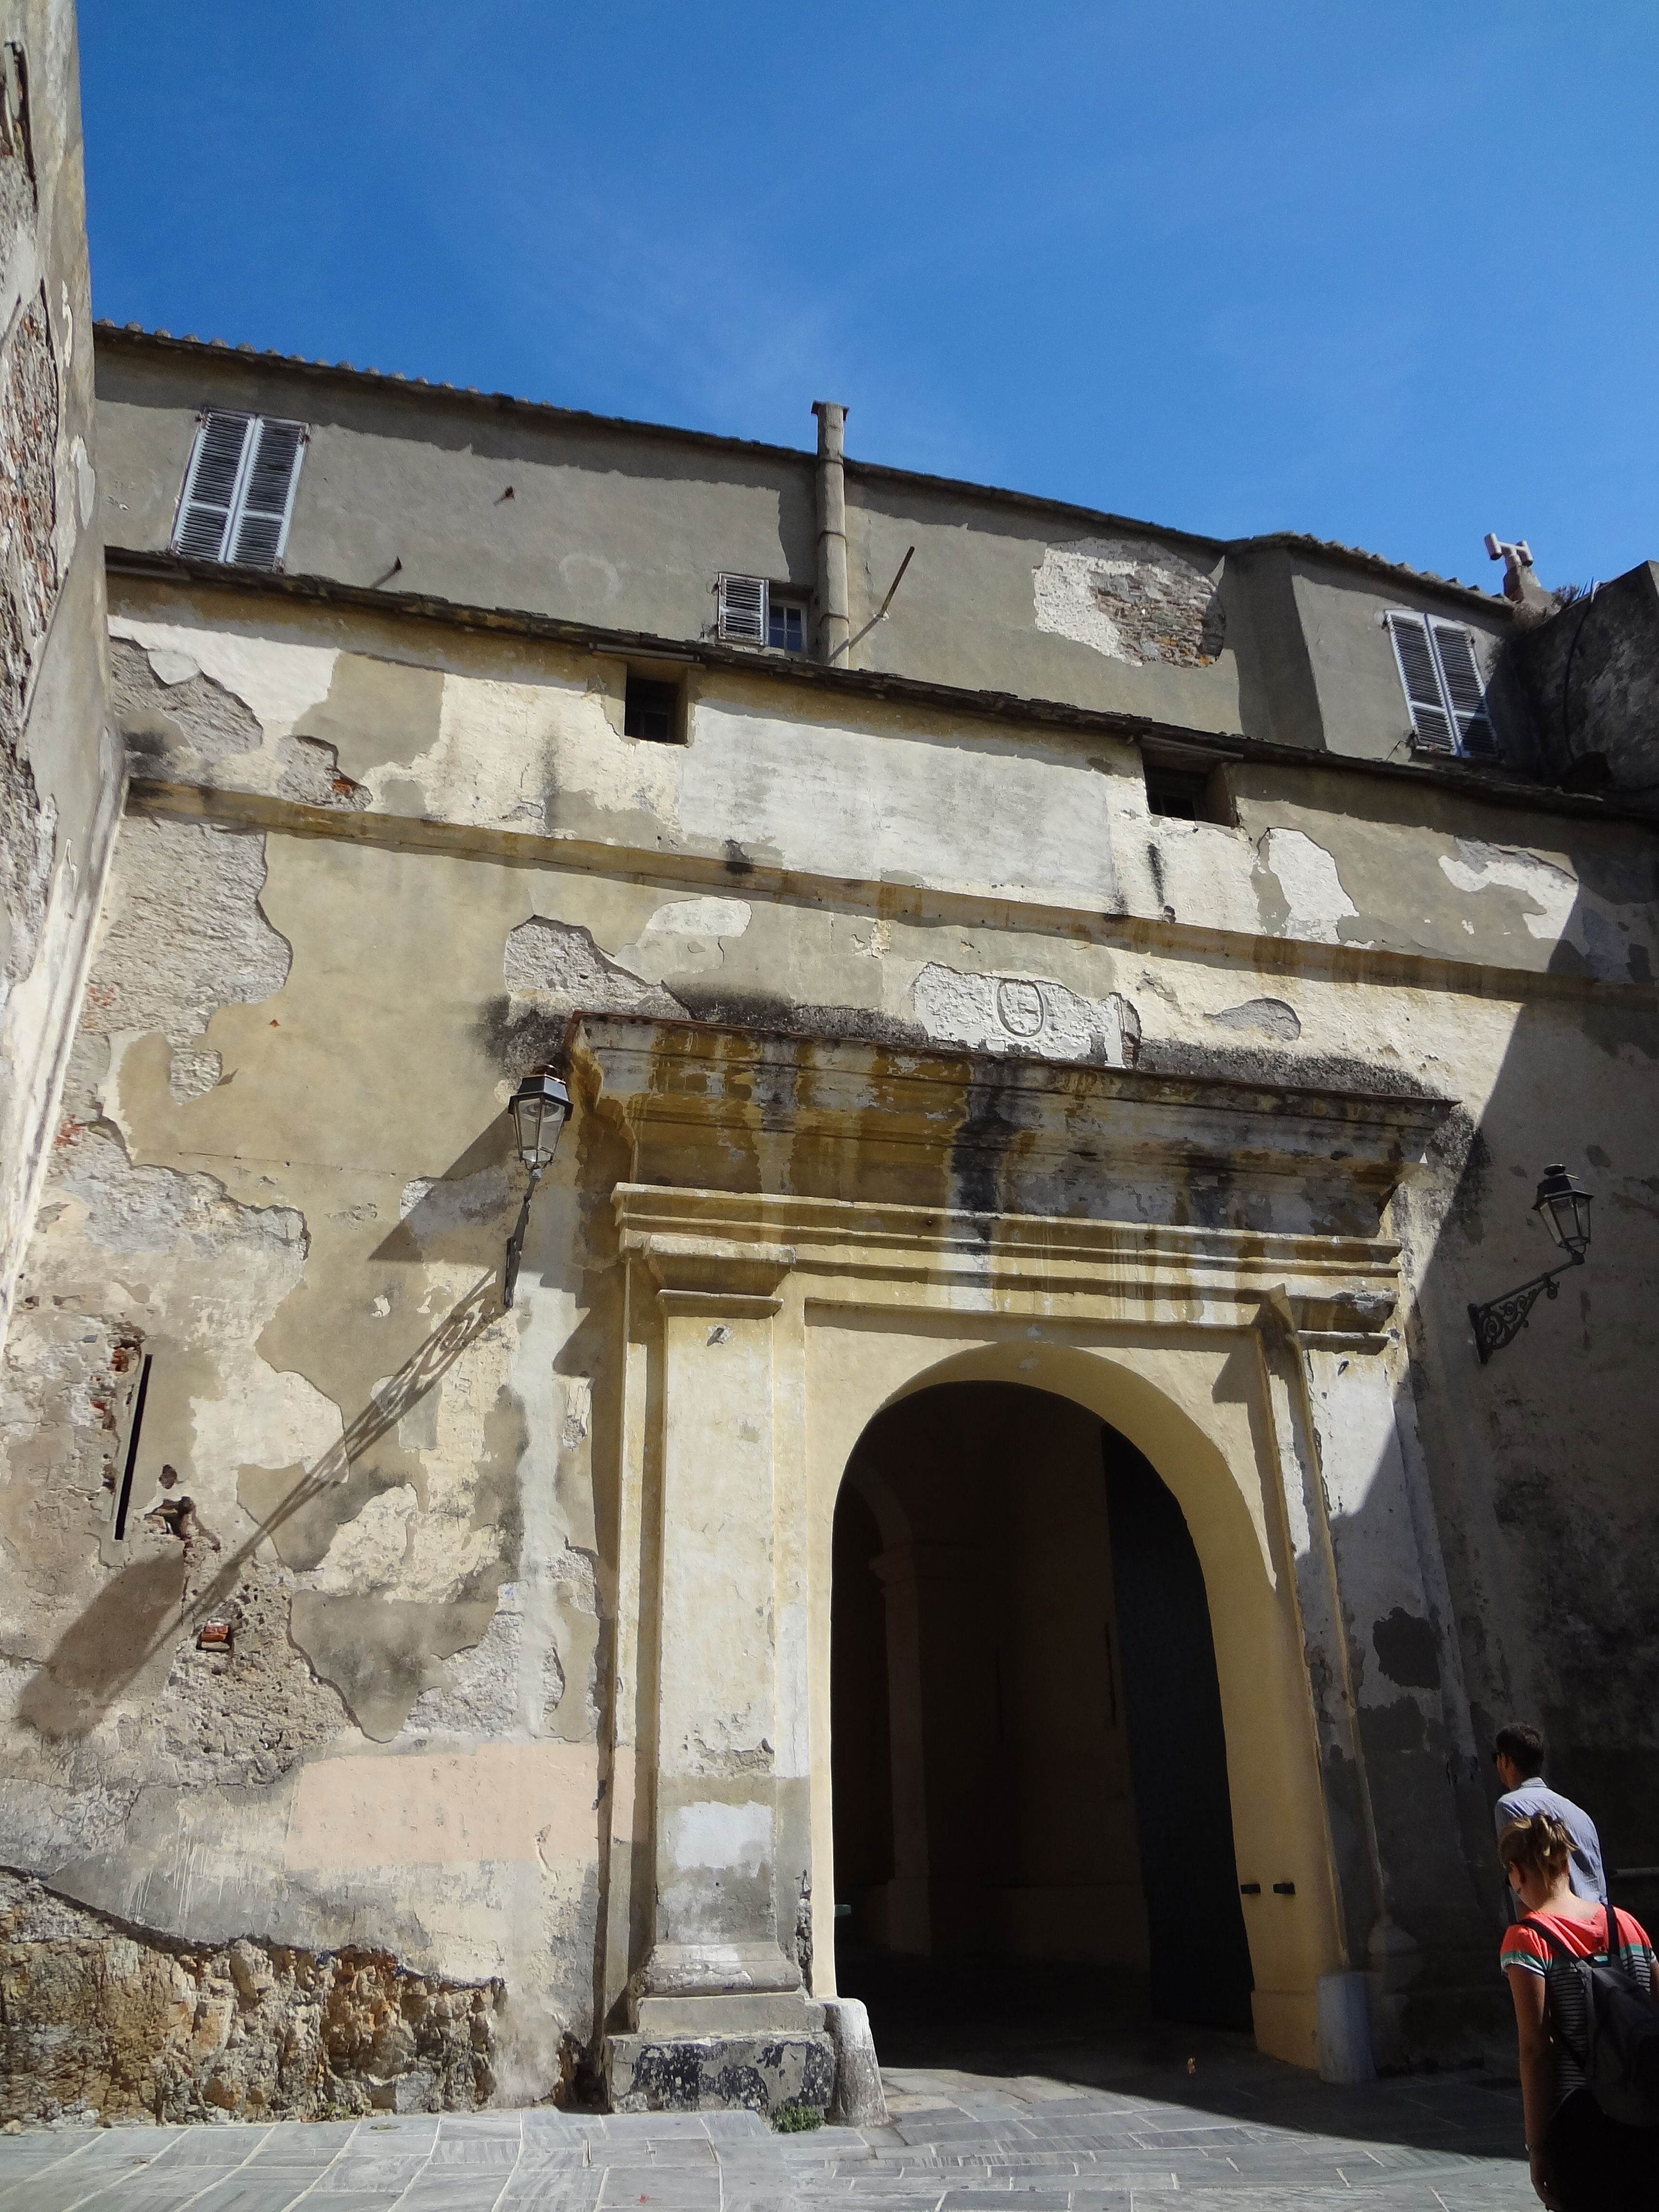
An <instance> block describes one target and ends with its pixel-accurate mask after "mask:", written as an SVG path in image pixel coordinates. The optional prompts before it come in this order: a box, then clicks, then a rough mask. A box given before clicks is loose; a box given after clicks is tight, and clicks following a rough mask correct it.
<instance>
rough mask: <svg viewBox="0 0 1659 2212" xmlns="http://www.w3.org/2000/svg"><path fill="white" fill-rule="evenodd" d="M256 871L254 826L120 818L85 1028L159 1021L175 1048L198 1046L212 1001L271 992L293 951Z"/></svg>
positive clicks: (260, 860)
mask: <svg viewBox="0 0 1659 2212" xmlns="http://www.w3.org/2000/svg"><path fill="white" fill-rule="evenodd" d="M264 880H265V841H264V834H263V832H261V831H258V830H246V829H220V828H217V827H216V826H215V825H213V824H211V823H203V822H169V821H162V820H150V819H147V818H145V817H142V816H141V817H136V818H132V819H130V820H128V821H127V822H126V823H124V824H123V826H122V829H121V837H120V842H119V843H118V846H117V848H116V855H115V868H114V872H113V874H112V881H111V885H110V890H109V894H108V897H107V899H106V907H105V912H106V917H107V922H106V930H105V934H104V939H103V942H102V944H101V945H100V948H99V951H98V957H97V958H96V960H95V961H94V964H93V971H92V975H91V977H90V978H89V980H88V984H87V994H86V1003H85V1009H84V1012H83V1013H82V1030H83V1031H84V1032H85V1033H86V1034H88V1035H89V1036H113V1035H116V1034H117V1033H118V1032H120V1031H122V1030H137V1031H143V1030H161V1032H162V1034H163V1035H164V1036H166V1038H167V1042H169V1043H170V1044H172V1045H173V1046H174V1047H175V1048H180V1049H184V1048H196V1042H197V1039H198V1038H199V1037H200V1036H201V1034H202V1032H203V1031H204V1030H205V1029H206V1027H207V1025H208V1023H209V1022H210V1019H211V1018H212V1016H213V1013H214V1010H215V1009H216V1007H218V1006H235V1005H252V1004H256V1003H257V1002H258V1000H261V999H268V998H270V996H271V995H272V994H273V993H275V992H277V991H280V990H281V989H282V987H283V984H284V983H285V982H286V981H288V975H289V968H290V966H291V965H292V963H293V952H292V948H291V947H290V946H289V941H288V939H286V938H285V937H283V935H282V934H281V933H279V932H278V931H276V930H275V929H273V928H272V927H271V926H270V922H269V921H267V920H266V919H265V916H264V910H263V908H261V906H260V904H259V893H260V890H262V889H263V887H264ZM198 1049H199V1048H198Z"/></svg>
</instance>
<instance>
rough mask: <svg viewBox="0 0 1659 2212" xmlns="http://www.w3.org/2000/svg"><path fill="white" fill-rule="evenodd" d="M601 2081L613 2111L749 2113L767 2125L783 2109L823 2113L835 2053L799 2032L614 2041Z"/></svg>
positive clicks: (820, 2037)
mask: <svg viewBox="0 0 1659 2212" xmlns="http://www.w3.org/2000/svg"><path fill="white" fill-rule="evenodd" d="M835 2087H836V2051H835V2045H833V2044H832V2043H831V2041H830V2039H829V2037H828V2036H827V2035H824V2034H817V2033H807V2034H802V2033H799V2031H797V2032H794V2033H784V2032H781V2031H778V2030H767V2029H761V2030H758V2031H757V2032H756V2033H751V2034H747V2035H744V2034H727V2035H683V2034H670V2033H655V2034H653V2033H649V2032H641V2033H633V2034H630V2035H611V2036H607V2037H606V2039H605V2089H606V2092H607V2097H606V2101H607V2102H608V2104H609V2106H610V2107H611V2111H612V2112H758V2113H759V2114H760V2115H761V2117H762V2118H763V2119H771V2118H774V2117H775V2114H776V2113H777V2112H779V2111H780V2110H781V2107H782V2106H785V2105H810V2106H811V2107H812V2109H813V2110H814V2111H815V2112H827V2111H828V2109H829V2100H830V2099H831V2097H832V2096H833V2095H834V2093H835Z"/></svg>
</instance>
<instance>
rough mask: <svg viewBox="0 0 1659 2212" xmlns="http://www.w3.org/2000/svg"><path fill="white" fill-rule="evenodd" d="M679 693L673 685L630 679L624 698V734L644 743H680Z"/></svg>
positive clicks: (639, 678)
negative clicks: (642, 740) (640, 739)
mask: <svg viewBox="0 0 1659 2212" xmlns="http://www.w3.org/2000/svg"><path fill="white" fill-rule="evenodd" d="M679 724H680V694H679V686H678V684H661V683H653V681H652V680H651V679H650V678H648V677H645V676H630V677H629V679H628V689H627V690H626V692H625V693H624V694H623V736H624V737H625V738H644V740H645V742H646V743H647V744H652V745H672V744H678V742H679V734H680V729H679Z"/></svg>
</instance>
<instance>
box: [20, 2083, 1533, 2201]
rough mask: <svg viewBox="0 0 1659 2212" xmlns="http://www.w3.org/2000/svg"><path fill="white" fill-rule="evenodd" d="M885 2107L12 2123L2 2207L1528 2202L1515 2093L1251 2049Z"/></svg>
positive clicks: (940, 2094) (895, 2097) (920, 2088)
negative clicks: (830, 2118) (274, 2121)
mask: <svg viewBox="0 0 1659 2212" xmlns="http://www.w3.org/2000/svg"><path fill="white" fill-rule="evenodd" d="M885 2078H886V2081H887V2084H888V2094H889V2100H890V2106H891V2110H892V2119H891V2124H890V2126H888V2127H885V2128H875V2129H870V2130H865V2131H863V2132H860V2131H857V2130H853V2129H850V2128H824V2129H821V2130H817V2131H816V2132H814V2133H811V2134H805V2135H798V2136H778V2135H774V2134H772V2133H771V2132H770V2131H769V2130H768V2129H767V2128H766V2127H765V2126H764V2125H763V2123H762V2122H761V2121H759V2120H757V2119H756V2118H754V2117H753V2116H752V2115H750V2114H749V2113H746V2112H717V2113H708V2114H705V2115H702V2116H700V2117H693V2116H678V2115H675V2116H670V2115H666V2114H664V2115H659V2116H658V2115H651V2116H645V2117H641V2118H599V2117H596V2116H591V2115H587V2114H583V2113H566V2112H554V2111H550V2110H547V2109H545V2108H538V2109H536V2110H533V2111H529V2112H483V2113H477V2114H473V2115H469V2116H467V2117H465V2118H462V2117H459V2116H456V2117H448V2118H443V2119H441V2120H438V2119H432V2118H390V2117H386V2118H380V2117H376V2118H370V2119H365V2120H359V2121H356V2122H351V2121H341V2122H331V2121H325V2122H320V2123H312V2124H306V2123H303V2122H295V2121H289V2122H285V2123H283V2124H280V2125H277V2126H273V2127H258V2126H253V2125H240V2126H235V2125H226V2126H222V2127H197V2128H149V2127H130V2126H129V2127H117V2128H112V2129H107V2130H87V2129H70V2128H64V2127H61V2126H60V2127H53V2128H46V2129H40V2130H32V2131H28V2132H26V2133H23V2134H21V2135H17V2136H0V2212H82V2208H84V2212H94V2208H95V2209H96V2212H185V2208H186V2207H188V2208H189V2212H289V2208H294V2212H300V2208H302V2207H303V2208H304V2212H392V2208H394V2207H395V2208H396V2212H610V2208H612V2207H616V2206H621V2205H629V2206H632V2205H641V2204H647V2205H659V2206H662V2207H664V2208H665V2209H666V2208H678V2212H790V2208H792V2207H796V2206H801V2207H809V2208H812V2209H813V2212H821V2208H825V2207H829V2206H844V2207H847V2208H848V2212H1335V2208H1337V2207H1339V2206H1340V2208H1342V2212H1532V2209H1533V2208H1534V2206H1535V2203H1536V2200H1535V2198H1534V2197H1533V2194H1532V2191H1531V2188H1530V2187H1529V2185H1528V2180H1527V2171H1526V2166H1525V2162H1524V2160H1522V2157H1521V2155H1520V2148H1519V2146H1520V2141H1521V2116H1520V2100H1519V2097H1518V2094H1517V2093H1516V2092H1515V2091H1514V2090H1513V2089H1509V2088H1504V2087H1491V2086H1488V2085H1487V2084H1486V2082H1484V2081H1482V2079H1481V2077H1480V2076H1479V2075H1442V2076H1438V2077H1433V2078H1429V2079H1416V2080H1411V2081H1392V2082H1378V2083H1376V2084H1373V2085H1370V2086H1368V2087H1365V2088H1363V2089H1333V2088H1327V2087H1322V2085H1321V2084H1320V2083H1319V2082H1317V2081H1312V2080H1310V2077H1309V2076H1307V2075H1304V2074H1301V2073H1298V2072H1297V2071H1296V2070H1295V2069H1292V2068H1291V2067H1287V2066H1279V2065H1276V2064H1275V2063H1273V2061H1272V2060H1270V2059H1263V2058H1261V2057H1259V2056H1257V2054H1255V2052H1254V2051H1250V2052H1248V2053H1243V2052H1240V2053H1237V2054H1227V2055H1224V2056H1223V2057H1220V2058H1218V2059H1216V2058H1213V2057H1211V2056H1209V2055H1207V2054H1206V2057H1204V2058H1203V2059H1202V2060H1201V2061H1200V2064H1199V2069H1198V2071H1197V2072H1196V2073H1194V2074H1193V2075H1188V2074H1187V2073H1186V2071H1185V2069H1184V2066H1183V2067H1182V2068H1180V2069H1179V2070H1174V2069H1170V2068H1168V2067H1162V2068H1156V2069H1140V2070H1139V2072H1138V2073H1137V2075H1135V2077H1134V2078H1132V2079H1131V2078H1125V2079H1120V2080H1119V2081H1118V2082H1117V2083H1116V2085H1115V2086H1114V2087H1110V2088H1102V2087H1080V2086H1079V2085H1078V2084H1076V2083H1075V2082H1072V2081H1066V2080H1064V2079H1061V2078H1059V2077H1058V2076H1057V2075H1053V2074H1044V2075H1036V2074H1030V2075H1007V2076H997V2075H987V2074H970V2073H967V2072H963V2071H957V2070H930V2069H921V2068H902V2067H901V2068H895V2069H890V2070H889V2071H888V2073H887V2074H886V2076H885Z"/></svg>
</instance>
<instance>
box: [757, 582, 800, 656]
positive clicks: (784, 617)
mask: <svg viewBox="0 0 1659 2212" xmlns="http://www.w3.org/2000/svg"><path fill="white" fill-rule="evenodd" d="M766 642H767V643H768V645H769V646H770V647H772V649H773V651H774V652H775V653H805V650H806V609H805V606H804V605H802V604H801V602H800V601H799V599H778V598H776V597H775V595H773V594H771V593H769V594H768V597H767V623H766Z"/></svg>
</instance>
